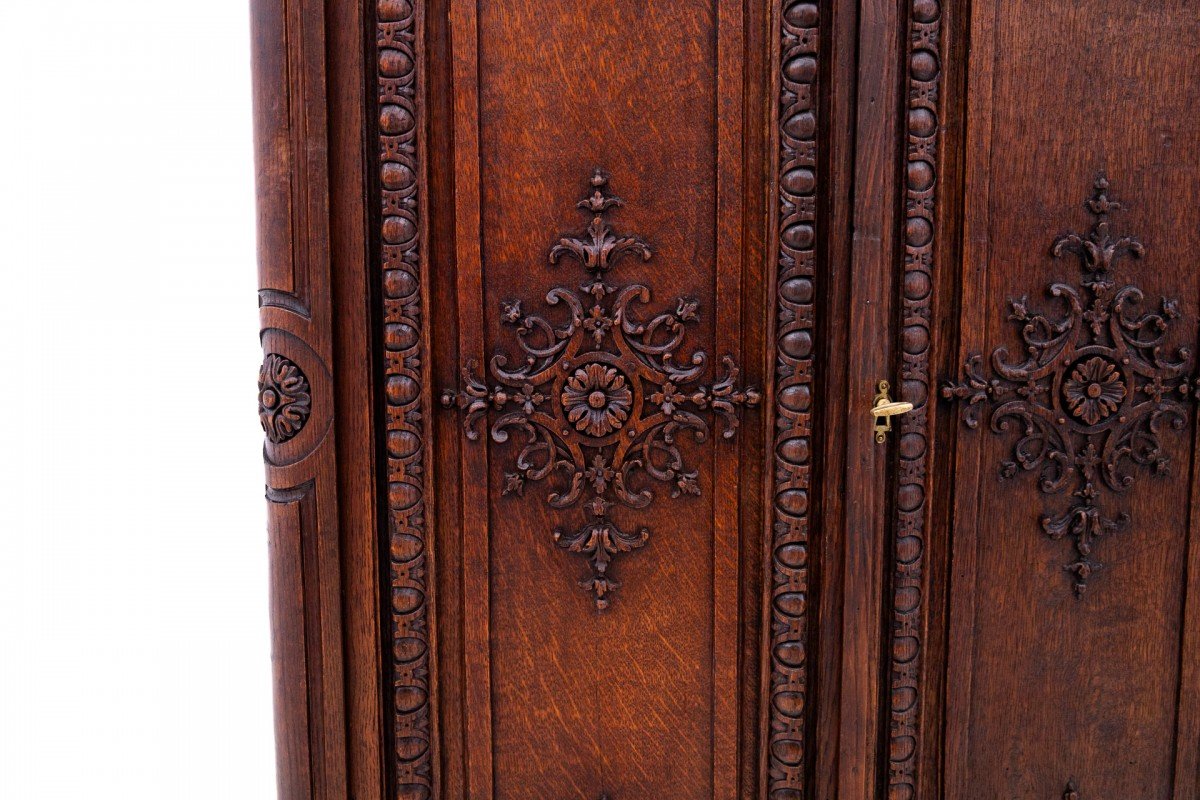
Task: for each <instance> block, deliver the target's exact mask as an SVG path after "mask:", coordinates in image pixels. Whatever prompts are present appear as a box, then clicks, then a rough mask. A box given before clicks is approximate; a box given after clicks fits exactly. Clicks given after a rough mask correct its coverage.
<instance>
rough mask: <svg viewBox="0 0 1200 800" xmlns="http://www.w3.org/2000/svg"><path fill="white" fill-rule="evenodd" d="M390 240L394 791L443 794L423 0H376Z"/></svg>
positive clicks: (384, 230) (386, 243)
mask: <svg viewBox="0 0 1200 800" xmlns="http://www.w3.org/2000/svg"><path fill="white" fill-rule="evenodd" d="M375 9H376V25H377V29H376V34H377V39H376V42H377V44H376V51H375V56H376V63H375V69H376V78H377V85H378V89H379V94H378V101H377V102H378V107H377V109H376V110H377V112H378V134H379V140H378V147H379V151H378V152H379V160H378V169H379V175H378V180H379V188H380V198H379V200H380V216H379V226H380V227H379V232H378V235H379V243H380V244H379V246H380V261H381V267H382V274H381V275H380V280H381V285H382V292H381V296H382V298H383V327H384V330H383V347H382V352H383V374H384V387H383V388H384V404H385V405H384V415H385V419H384V425H385V436H386V441H385V451H386V454H387V526H388V528H387V530H388V541H389V546H390V550H389V563H388V575H389V578H390V587H389V597H390V601H391V604H390V608H391V636H390V638H391V643H392V647H391V650H390V653H391V659H392V661H391V677H392V681H393V686H392V692H391V695H390V696H391V698H392V709H391V711H392V715H393V742H394V745H395V749H394V752H393V757H394V763H393V766H394V770H395V781H396V786H395V796H396V797H397V798H403V799H405V800H407V799H408V798H413V800H416V798H426V797H430V796H436V787H435V775H434V773H435V765H436V759H435V758H434V754H433V750H434V744H435V732H434V728H433V724H434V723H433V715H432V713H431V711H430V709H431V707H432V706H431V703H432V702H433V685H434V682H433V678H432V654H431V652H430V629H431V627H432V614H431V599H430V596H431V593H432V589H433V579H432V578H433V576H432V573H431V570H430V563H431V556H432V554H431V552H430V547H429V535H428V531H429V528H428V521H427V508H428V492H427V486H426V480H427V472H426V463H425V461H426V447H427V445H428V423H427V418H428V413H429V409H428V403H429V399H428V398H429V391H430V389H429V376H428V372H427V370H428V365H429V357H428V352H427V350H428V348H427V344H426V342H427V332H426V331H425V329H424V324H425V315H424V286H425V283H426V274H427V269H428V267H427V265H426V264H425V259H426V255H425V253H426V246H425V231H426V224H425V220H424V213H425V209H424V197H425V186H424V165H423V164H422V161H421V159H422V158H423V142H422V138H423V137H422V135H421V131H422V130H423V128H422V125H423V123H422V120H423V114H424V107H423V106H424V103H423V96H422V93H423V91H424V88H423V87H424V80H423V74H422V73H423V66H424V60H423V59H424V48H423V41H424V20H423V13H424V3H422V2H420V0H415V1H414V0H377V4H376V7H375Z"/></svg>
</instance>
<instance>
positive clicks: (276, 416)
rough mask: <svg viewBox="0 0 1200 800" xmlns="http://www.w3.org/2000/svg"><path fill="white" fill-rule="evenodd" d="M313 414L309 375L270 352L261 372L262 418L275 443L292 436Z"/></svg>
mask: <svg viewBox="0 0 1200 800" xmlns="http://www.w3.org/2000/svg"><path fill="white" fill-rule="evenodd" d="M311 413H312V396H311V395H310V393H309V388H308V378H307V377H305V375H304V372H303V371H302V370H301V369H300V367H298V366H296V364H294V363H293V362H292V361H290V360H289V359H286V358H284V357H283V356H281V355H278V354H276V353H268V354H267V356H266V357H265V358H264V359H263V364H262V367H261V368H260V369H259V371H258V418H259V420H260V421H261V422H262V427H263V431H265V432H266V434H267V439H269V440H270V441H271V442H272V443H273V444H283V443H284V442H286V441H287V440H288V439H291V438H292V437H293V436H295V435H296V434H297V433H299V432H300V429H301V428H303V427H304V423H305V422H307V421H308V417H309V415H310V414H311Z"/></svg>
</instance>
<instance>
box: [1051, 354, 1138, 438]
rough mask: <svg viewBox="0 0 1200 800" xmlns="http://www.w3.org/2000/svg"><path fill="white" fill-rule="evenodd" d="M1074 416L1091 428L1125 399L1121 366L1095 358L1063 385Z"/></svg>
mask: <svg viewBox="0 0 1200 800" xmlns="http://www.w3.org/2000/svg"><path fill="white" fill-rule="evenodd" d="M1063 396H1064V397H1066V400H1067V407H1068V408H1069V409H1071V413H1072V414H1074V415H1075V416H1076V417H1078V418H1079V419H1081V420H1083V421H1084V422H1085V423H1086V424H1088V425H1096V424H1097V423H1100V422H1103V421H1104V420H1105V419H1107V418H1108V416H1109V415H1110V414H1112V413H1113V412H1114V411H1116V410H1117V408H1118V407H1119V406H1120V405H1121V401H1122V400H1124V399H1125V381H1124V380H1122V379H1121V373H1120V372H1119V371H1118V370H1117V365H1116V364H1113V363H1112V362H1111V361H1108V360H1107V359H1104V358H1101V357H1100V356H1095V357H1093V358H1089V359H1088V360H1087V361H1085V362H1083V363H1082V364H1078V365H1076V367H1075V369H1074V370H1072V371H1071V375H1070V377H1069V378H1067V380H1066V381H1065V382H1064V383H1063Z"/></svg>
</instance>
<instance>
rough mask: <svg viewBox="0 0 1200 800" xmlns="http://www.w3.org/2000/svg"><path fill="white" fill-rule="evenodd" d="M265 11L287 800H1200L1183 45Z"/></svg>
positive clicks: (1010, 31)
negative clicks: (893, 413) (885, 399)
mask: <svg viewBox="0 0 1200 800" xmlns="http://www.w3.org/2000/svg"><path fill="white" fill-rule="evenodd" d="M251 8H252V19H253V31H254V42H255V51H254V52H255V103H256V106H255V120H256V128H255V135H256V143H257V144H256V146H257V168H258V179H259V180H258V186H259V216H260V220H259V237H260V241H259V246H260V253H261V259H260V285H261V291H260V304H261V307H262V342H263V349H264V361H263V370H262V373H261V374H260V381H259V405H260V408H259V412H260V417H261V419H262V422H263V427H264V437H265V445H264V457H265V459H266V462H267V484H268V487H267V499H268V502H269V508H270V516H269V518H270V530H269V536H270V544H271V558H272V561H271V563H272V574H271V598H272V619H273V645H274V653H275V656H274V658H275V668H276V687H275V688H276V707H277V742H278V754H279V765H278V767H279V776H280V782H279V785H280V796H281V797H282V798H284V800H315V799H316V798H320V800H329V799H332V798H336V799H337V800H350V798H356V800H383V798H387V797H394V798H406V799H412V800H418V799H424V798H438V799H439V800H487V799H489V798H529V797H537V798H546V800H569V799H570V798H579V799H580V800H598V799H600V798H604V800H639V799H640V798H649V797H669V798H697V800H698V799H699V798H712V799H713V800H718V799H719V800H726V799H727V798H734V797H762V798H769V800H801V799H802V798H814V799H815V798H827V799H832V798H868V797H882V796H887V797H889V798H896V800H902V799H904V798H921V800H933V799H934V798H941V797H947V798H964V800H965V798H968V797H971V798H974V797H993V796H994V797H1005V798H1007V797H1047V798H1058V797H1062V798H1064V799H1065V800H1090V799H1091V798H1114V797H1138V798H1141V797H1162V798H1167V797H1170V798H1174V799H1175V800H1196V799H1197V798H1198V797H1200V786H1198V782H1200V778H1198V770H1200V755H1198V753H1200V657H1198V656H1197V655H1196V654H1197V653H1200V611H1198V610H1197V609H1198V608H1200V604H1197V603H1196V602H1195V597H1194V596H1193V595H1194V587H1195V581H1196V580H1197V579H1198V577H1200V547H1197V545H1196V544H1195V542H1194V541H1193V538H1194V537H1193V531H1194V530H1195V526H1196V519H1197V517H1196V514H1195V513H1194V511H1193V509H1194V508H1195V507H1196V506H1197V505H1198V504H1197V503H1196V501H1195V497H1196V493H1197V492H1198V491H1200V477H1198V475H1197V472H1198V471H1197V470H1196V469H1195V465H1194V458H1195V453H1196V452H1197V448H1198V447H1200V426H1198V425H1197V424H1196V420H1195V417H1196V406H1197V404H1198V400H1200V382H1198V381H1200V369H1198V367H1197V359H1198V357H1200V343H1198V342H1197V338H1198V335H1200V283H1198V280H1200V279H1197V278H1196V271H1195V270H1194V269H1191V268H1190V266H1189V265H1190V260H1189V259H1190V258H1191V254H1192V253H1194V252H1196V251H1197V245H1198V244H1200V242H1198V241H1197V237H1198V236H1200V233H1198V231H1200V228H1198V227H1197V224H1196V223H1195V221H1194V220H1193V219H1192V217H1193V216H1194V212H1193V210H1192V206H1193V205H1194V203H1193V202H1192V201H1191V199H1192V196H1193V195H1194V193H1195V186H1196V185H1197V184H1198V182H1200V166H1197V165H1198V164H1200V160H1198V156H1200V123H1198V122H1197V121H1196V117H1195V114H1194V113H1191V112H1192V111H1194V109H1195V108H1196V107H1197V105H1198V101H1200V82H1198V81H1197V79H1196V77H1195V74H1194V73H1195V71H1194V70H1193V69H1191V68H1190V67H1191V65H1193V64H1194V62H1195V60H1196V56H1197V55H1198V53H1197V50H1198V48H1200V44H1198V43H1200V21H1198V19H1200V18H1197V17H1196V15H1195V14H1194V13H1193V12H1194V9H1191V8H1190V6H1189V4H1188V3H1187V2H1185V0H1171V2H1165V3H1159V4H1155V5H1154V6H1153V7H1150V6H1146V7H1133V6H1129V5H1128V4H1117V3H1115V2H1113V0H1070V2H1068V1H1067V0H1042V1H1041V2H1032V0H1016V1H1015V2H1005V3H999V2H994V1H993V0H986V2H984V1H982V0H975V2H972V3H967V2H965V1H964V2H959V1H958V0H905V1H904V2H894V1H893V0H878V1H876V0H845V1H843V0H764V2H751V3H744V2H741V0H663V1H662V2H653V3H648V2H645V0H613V2H609V3H607V4H606V5H605V6H604V7H603V9H598V8H584V7H581V6H579V5H578V4H577V3H574V2H568V1H567V0H497V1H496V2H487V3H479V2H475V0H252V3H251ZM1064 120H1065V122H1064ZM1105 247H1110V249H1109V250H1107V251H1106V250H1105ZM1073 303H1077V306H1076V305H1073ZM880 380H887V381H889V382H890V384H891V387H892V395H893V397H894V398H896V399H899V400H903V401H907V402H910V403H912V405H913V409H912V411H911V412H909V413H908V414H906V415H904V416H901V417H899V418H898V419H897V420H896V421H895V423H894V428H893V431H892V433H891V434H890V435H889V437H887V438H885V441H884V442H883V443H878V442H877V441H876V439H875V438H874V431H873V424H874V420H873V419H872V416H871V414H870V413H869V412H870V408H871V404H872V402H873V398H874V396H875V393H876V384H877V382H878V381H880ZM439 401H440V402H439Z"/></svg>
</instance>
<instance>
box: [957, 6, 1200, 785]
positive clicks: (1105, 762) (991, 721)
mask: <svg viewBox="0 0 1200 800" xmlns="http://www.w3.org/2000/svg"><path fill="white" fill-rule="evenodd" d="M1186 5H1187V4H1185V3H1159V4H1154V6H1153V7H1149V6H1146V7H1137V6H1130V5H1128V4H1118V3H1116V2H1103V1H1101V0H1098V1H1096V2H1088V3H1069V4H1068V3H1051V4H1047V3H1038V2H1015V3H1013V2H1008V3H1004V4H997V3H975V4H973V5H972V7H971V12H970V13H971V17H970V20H969V23H970V36H971V49H970V56H969V58H968V59H967V60H966V64H965V66H966V74H965V108H966V118H965V121H966V124H965V139H964V140H963V141H964V146H965V150H964V156H965V161H966V165H967V169H966V181H965V188H964V191H963V195H962V201H961V203H962V209H963V215H964V220H965V221H964V223H963V241H964V257H963V259H962V269H961V273H960V275H959V284H960V287H961V290H960V291H961V294H960V295H959V298H958V308H959V309H960V313H961V316H960V319H961V329H960V335H959V342H960V346H959V351H960V353H959V355H960V364H961V365H962V366H961V370H960V373H959V374H958V375H957V376H955V377H953V379H952V380H950V381H948V382H947V385H946V386H945V387H944V390H943V393H944V394H945V395H946V397H947V398H948V399H949V400H951V401H953V402H955V403H956V404H957V408H956V409H955V413H957V414H960V415H961V418H962V420H963V422H964V423H965V427H964V428H963V429H962V430H960V431H957V438H956V442H957V448H956V452H955V455H954V465H955V469H954V473H953V478H952V479H953V481H954V484H953V509H952V519H953V530H952V541H951V543H950V544H951V562H950V564H951V574H950V578H949V579H950V607H949V624H950V627H949V641H948V661H947V664H946V677H945V680H946V684H947V686H948V691H947V706H946V745H945V755H944V757H945V769H946V781H947V782H946V790H947V794H948V796H951V797H968V796H981V795H982V796H989V797H990V796H996V797H1010V796H1011V797H1057V796H1067V795H1068V794H1070V792H1072V791H1078V793H1079V794H1078V796H1080V797H1096V798H1101V797H1162V798H1166V797H1192V796H1194V793H1195V781H1196V776H1195V771H1194V768H1193V769H1192V770H1191V771H1190V772H1188V773H1186V774H1181V775H1180V780H1179V781H1178V782H1176V780H1175V770H1176V765H1177V763H1180V762H1181V761H1182V762H1184V763H1188V762H1190V763H1192V764H1194V755H1193V754H1192V753H1191V752H1190V751H1193V750H1194V748H1195V739H1194V732H1190V731H1187V730H1181V729H1180V721H1181V717H1180V716H1179V715H1177V713H1176V707H1177V703H1179V702H1180V701H1181V698H1182V702H1183V703H1184V705H1185V707H1190V705H1191V704H1194V702H1195V688H1196V687H1195V686H1194V684H1192V683H1187V682H1185V681H1194V677H1189V676H1194V670H1195V666H1194V660H1195V658H1196V650H1195V648H1194V646H1193V647H1190V648H1189V647H1188V646H1187V645H1188V644H1189V643H1190V642H1191V639H1189V638H1188V635H1189V634H1188V632H1189V630H1190V629H1191V625H1189V624H1188V622H1187V619H1188V617H1187V615H1188V614H1189V610H1188V608H1187V607H1186V605H1185V602H1184V601H1185V598H1186V596H1187V594H1188V589H1189V588H1190V582H1191V579H1190V577H1189V575H1190V573H1189V567H1188V564H1189V558H1190V556H1189V546H1190V539H1191V534H1192V519H1191V514H1190V512H1189V508H1190V506H1191V503H1192V502H1193V496H1194V491H1195V487H1194V485H1193V455H1192V454H1193V431H1194V427H1193V418H1194V406H1195V383H1194V376H1195V371H1196V370H1195V358H1194V354H1195V351H1196V347H1195V345H1196V340H1197V319H1198V317H1197V314H1198V311H1200V306H1198V303H1200V280H1198V278H1197V274H1196V271H1195V270H1194V269H1191V268H1190V267H1189V266H1188V265H1189V264H1190V262H1191V261H1192V260H1194V255H1193V254H1194V253H1195V251H1196V248H1197V245H1200V229H1198V227H1197V225H1196V222H1195V219H1194V212H1193V210H1192V208H1191V205H1192V204H1191V203H1190V202H1189V201H1190V198H1191V197H1192V196H1193V195H1194V192H1195V187H1196V186H1197V183H1198V181H1200V164H1198V163H1197V161H1196V159H1195V153H1197V152H1200V122H1197V119H1196V117H1195V114H1194V113H1192V110H1194V108H1195V107H1196V104H1197V102H1200V80H1197V79H1196V77H1195V73H1194V70H1193V69H1192V65H1193V64H1194V53H1195V42H1196V40H1197V37H1198V36H1200V19H1198V18H1197V17H1196V15H1195V14H1194V9H1188V8H1185V6H1186ZM1033 65H1036V67H1034V66H1033ZM1031 69H1036V76H1037V77H1036V80H1035V79H1034V78H1033V77H1032V76H1031ZM1035 83H1036V90H1035V89H1034V84H1035ZM1191 613H1193V614H1194V611H1192V612H1191ZM1181 632H1183V633H1184V635H1182V636H1181ZM1191 643H1193V644H1194V642H1191ZM1186 713H1190V712H1186ZM1186 713H1185V717H1186ZM1189 724H1190V723H1189ZM1185 751H1186V752H1185ZM1069 786H1070V787H1074V788H1068V787H1069ZM1064 793H1066V794H1064Z"/></svg>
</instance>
